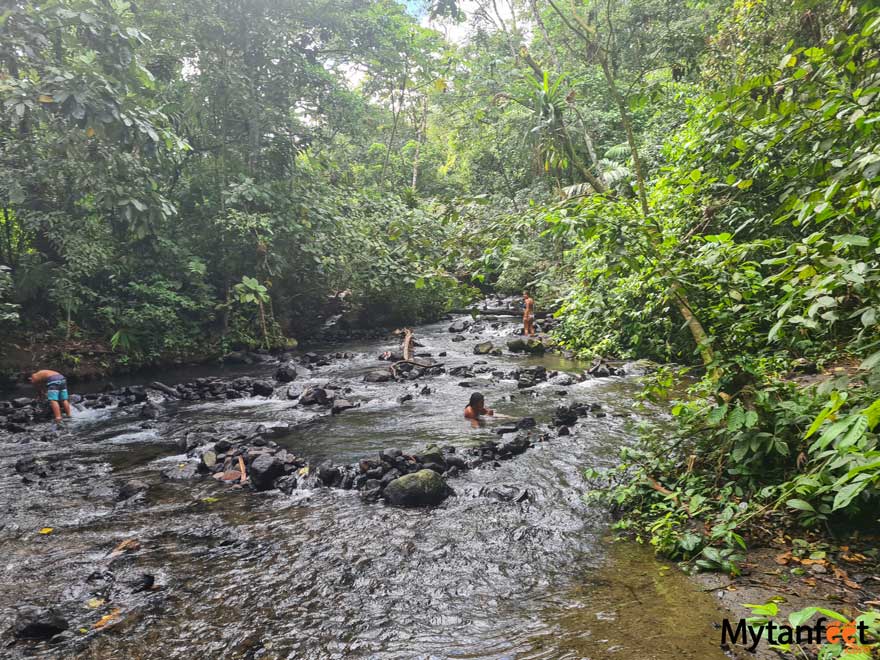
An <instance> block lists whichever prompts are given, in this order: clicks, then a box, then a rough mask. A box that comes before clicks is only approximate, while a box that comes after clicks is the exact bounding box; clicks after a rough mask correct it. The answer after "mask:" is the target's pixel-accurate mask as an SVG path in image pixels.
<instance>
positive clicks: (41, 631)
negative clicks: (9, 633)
mask: <svg viewBox="0 0 880 660" xmlns="http://www.w3.org/2000/svg"><path fill="white" fill-rule="evenodd" d="M68 628H70V624H69V623H68V622H67V619H65V618H64V617H62V616H61V615H60V614H58V612H56V611H55V610H51V609H48V610H47V609H40V608H38V607H24V608H22V609H20V610H19V612H18V616H17V617H16V619H15V627H14V629H13V632H14V634H15V636H16V637H18V638H19V639H50V638H52V637H54V636H55V635H58V634H59V633H63V632H64V631H65V630H67V629H68Z"/></svg>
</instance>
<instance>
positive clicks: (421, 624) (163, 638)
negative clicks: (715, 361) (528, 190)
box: [0, 322, 724, 660]
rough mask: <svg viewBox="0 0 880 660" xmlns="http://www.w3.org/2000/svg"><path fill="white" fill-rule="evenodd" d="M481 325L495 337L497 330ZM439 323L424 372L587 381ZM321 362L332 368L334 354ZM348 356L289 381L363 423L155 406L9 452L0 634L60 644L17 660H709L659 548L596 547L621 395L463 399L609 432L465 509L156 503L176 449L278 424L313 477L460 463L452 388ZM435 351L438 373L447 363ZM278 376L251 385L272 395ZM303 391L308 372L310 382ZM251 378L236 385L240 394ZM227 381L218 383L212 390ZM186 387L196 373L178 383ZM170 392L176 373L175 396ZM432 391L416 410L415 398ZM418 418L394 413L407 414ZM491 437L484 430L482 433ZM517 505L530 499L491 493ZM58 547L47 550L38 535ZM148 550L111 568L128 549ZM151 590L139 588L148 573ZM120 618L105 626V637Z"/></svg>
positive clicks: (250, 496) (323, 497) (713, 634)
mask: <svg viewBox="0 0 880 660" xmlns="http://www.w3.org/2000/svg"><path fill="white" fill-rule="evenodd" d="M487 323H489V322H487ZM447 326H448V322H446V323H439V324H434V325H430V326H424V327H421V328H417V330H416V338H417V340H418V341H420V342H421V343H422V344H423V347H422V348H419V349H418V350H419V351H424V352H429V353H431V354H432V355H433V356H434V359H436V360H438V361H442V362H443V363H444V366H446V367H447V368H450V367H454V366H456V365H462V364H473V363H474V361H476V360H485V361H486V363H487V366H489V367H492V368H493V369H502V370H510V369H513V368H516V367H518V366H523V365H524V364H526V363H540V364H543V365H545V366H546V367H547V368H548V370H559V371H561V372H565V371H571V372H578V371H582V370H583V369H584V366H585V365H583V364H578V363H576V362H571V361H566V360H563V359H561V358H559V357H558V356H546V357H542V358H535V357H518V356H513V355H510V354H508V353H506V352H505V355H504V356H486V357H477V356H474V355H473V354H472V347H473V346H474V344H475V343H477V342H478V341H484V340H486V339H496V340H497V339H502V340H503V339H504V337H505V335H507V334H509V333H510V331H511V330H512V327H513V326H512V325H504V324H501V325H499V327H496V328H494V329H493V328H492V327H489V326H488V325H486V326H485V327H484V328H483V329H482V330H481V331H478V332H470V333H465V334H466V337H467V339H466V341H464V342H453V341H452V337H453V335H452V334H450V333H449V332H448V331H447ZM339 348H340V347H335V348H334V350H339ZM341 348H343V349H344V350H346V351H351V352H354V353H355V357H354V358H353V359H347V360H335V361H333V362H332V363H331V364H330V365H329V366H324V367H319V368H316V369H314V370H313V371H311V372H304V373H303V375H302V376H300V378H298V379H297V381H296V382H295V383H294V384H295V385H300V386H301V385H304V384H306V383H326V382H327V381H337V382H339V383H341V384H342V385H343V386H347V387H350V388H351V389H352V391H351V393H349V394H347V395H346V396H347V398H349V399H351V400H353V401H355V402H357V403H360V407H359V408H356V409H353V410H349V411H346V412H344V413H342V414H341V415H336V416H330V415H329V414H322V415H318V414H316V413H315V411H312V410H306V409H303V408H302V407H301V406H297V405H295V404H294V403H293V402H292V401H289V400H287V398H286V396H285V391H286V387H279V389H278V391H277V392H276V395H275V397H274V398H270V399H266V398H262V397H257V398H253V399H241V400H234V401H222V402H201V403H195V402H188V403H164V404H162V416H161V417H160V420H159V422H158V423H157V425H156V427H155V428H152V429H143V428H141V424H140V422H141V420H139V419H138V418H137V414H136V410H132V411H126V410H117V409H114V410H112V411H111V410H109V409H108V410H99V411H93V410H90V411H84V412H83V413H82V414H79V415H77V416H76V418H75V420H74V422H73V424H72V425H71V428H70V429H69V430H68V431H67V432H66V433H64V434H62V435H61V436H59V437H57V438H56V439H54V440H53V441H52V442H43V441H40V440H38V439H35V440H33V441H31V442H27V443H22V442H21V441H20V439H18V437H17V436H13V435H9V434H6V435H0V460H2V471H3V474H4V477H3V479H2V480H0V505H2V512H3V518H2V523H0V525H2V527H0V533H2V538H0V552H2V559H0V566H2V578H3V589H2V590H0V610H2V615H0V625H2V626H3V627H4V628H7V627H9V626H10V625H11V623H12V621H13V620H14V618H15V614H16V608H17V607H20V606H22V605H38V606H54V607H56V608H58V610H59V611H60V612H61V613H62V614H63V615H64V616H65V618H67V619H68V620H69V621H70V623H71V629H70V630H69V631H68V632H66V633H64V634H62V635H61V636H60V639H59V638H56V641H55V642H53V643H47V642H41V643H32V642H18V643H15V644H11V643H9V642H10V640H11V637H10V636H9V635H8V634H6V636H5V637H4V639H3V643H4V644H6V646H5V649H4V653H6V654H8V655H9V656H10V657H65V658H66V657H81V658H111V657H112V658H128V657H131V658H219V657H228V658H592V659H599V658H621V659H636V658H638V659H651V658H657V659H664V660H665V659H667V658H668V659H673V658H674V659H676V660H681V659H689V658H693V659H695V660H711V659H712V658H723V657H724V655H723V654H722V653H721V651H720V650H719V649H718V641H719V639H718V638H719V634H718V633H717V631H716V630H714V629H713V623H715V622H717V621H718V620H720V617H721V614H720V613H719V612H718V611H717V610H716V609H715V607H714V605H713V603H712V601H711V599H710V597H709V596H708V595H706V594H704V593H702V592H700V591H699V590H698V588H697V587H695V586H694V585H693V584H692V583H691V582H690V581H688V580H687V579H686V578H684V577H683V576H682V575H680V574H679V573H678V572H677V571H676V570H669V567H668V566H664V565H663V564H661V563H660V562H657V561H656V560H654V559H653V557H652V556H651V553H650V551H649V550H646V549H644V548H642V547H636V546H632V545H629V544H619V543H611V542H610V541H609V540H608V538H607V537H608V528H609V520H608V516H607V512H606V511H603V510H602V508H601V507H599V506H597V505H595V504H588V503H585V502H584V500H583V498H582V495H583V493H584V490H585V487H586V486H585V483H584V481H583V478H582V472H583V469H584V468H585V467H602V466H609V465H612V464H614V462H615V459H616V457H617V454H618V450H619V448H620V447H621V446H622V445H624V444H626V443H628V442H631V441H632V428H633V425H634V424H635V423H636V422H637V421H638V416H639V414H640V413H639V412H638V411H637V409H636V407H635V405H634V402H633V397H634V394H635V391H636V389H637V383H636V382H635V380H634V379H630V378H608V379H595V380H587V381H585V382H583V383H578V384H574V385H570V386H561V385H559V384H555V383H554V382H552V381H551V382H549V383H544V384H542V385H540V386H538V387H536V388H533V389H532V390H517V387H516V383H515V381H512V380H493V379H492V377H491V375H490V374H488V373H487V374H482V375H480V376H478V377H477V378H475V379H468V380H469V381H470V382H471V384H472V386H473V387H476V388H479V390H480V391H482V392H484V394H485V395H486V399H487V402H488V404H489V405H490V406H492V407H494V408H495V409H496V411H497V412H499V413H503V414H507V415H511V416H524V415H529V416H533V417H535V418H536V419H537V420H538V423H539V424H546V423H548V422H549V421H550V419H551V417H552V414H553V411H554V409H555V407H556V406H557V405H559V404H561V403H571V402H574V401H590V402H593V401H595V402H599V403H601V404H602V406H603V408H604V410H605V411H607V412H608V413H609V414H608V416H607V417H603V418H594V417H590V418H586V419H582V420H580V423H579V425H578V426H577V427H575V429H574V432H573V434H572V435H571V436H568V437H559V438H553V439H551V440H550V441H548V442H544V443H539V444H537V445H536V446H534V447H532V448H531V449H529V450H528V451H527V452H526V453H525V454H522V455H520V456H518V457H516V458H514V459H512V460H508V461H504V462H502V463H501V464H500V466H499V467H485V468H480V469H476V470H472V471H470V472H467V473H465V474H464V475H462V476H460V477H458V478H455V479H452V480H451V481H450V484H451V485H452V486H453V488H454V489H455V491H456V493H457V496H455V497H451V498H449V499H448V500H447V501H446V502H445V503H444V504H442V505H441V506H439V507H436V508H433V509H428V510H413V509H400V508H393V507H389V506H385V505H383V504H367V503H363V502H361V500H360V498H359V497H358V494H357V493H356V492H354V491H342V490H331V489H317V490H297V491H294V492H293V494H292V495H290V496H286V495H282V494H280V493H278V492H277V491H276V492H272V493H260V494H255V493H251V492H249V491H246V490H242V489H232V488H229V487H227V486H224V485H221V484H218V483H216V482H214V480H211V479H204V480H196V481H183V482H177V481H174V482H165V481H162V480H161V478H160V472H161V470H163V469H165V468H167V467H168V466H170V465H173V464H174V463H175V462H176V461H178V460H180V456H176V453H177V452H178V450H177V449H176V440H177V438H179V437H180V436H181V435H182V434H183V433H185V432H186V431H188V430H192V429H196V428H210V429H213V431H214V432H216V433H217V434H218V435H221V436H222V435H224V434H230V435H234V434H236V433H238V432H240V431H241V430H243V429H252V428H254V427H255V426H257V425H259V424H265V425H268V426H277V425H282V424H289V425H291V427H290V430H289V431H287V432H286V434H285V435H283V436H282V437H281V438H280V439H279V440H278V442H280V443H282V444H284V445H286V446H287V447H288V448H289V449H290V450H291V451H293V452H295V453H296V454H297V455H299V456H303V457H307V458H309V459H310V461H312V462H317V461H319V460H321V459H325V458H327V459H332V460H333V461H334V462H336V463H343V462H351V461H354V460H356V459H358V458H360V457H363V456H369V455H375V454H376V453H377V452H378V451H379V450H381V449H383V448H386V447H397V448H400V449H403V450H404V451H407V450H416V449H419V448H421V447H423V446H424V445H426V444H429V443H436V444H438V445H440V446H443V445H455V446H459V447H461V446H468V445H472V444H475V443H478V442H479V441H480V439H481V438H485V437H486V436H487V435H488V436H492V437H497V436H495V435H494V433H493V430H492V422H490V423H489V424H487V425H486V427H484V428H478V429H473V428H471V427H470V426H469V425H467V424H466V423H465V421H464V420H463V419H462V409H463V408H464V406H465V404H466V402H467V398H468V396H469V395H470V393H471V392H472V391H473V389H471V388H468V387H463V386H461V385H460V384H459V383H460V382H461V381H462V379H461V378H456V377H453V376H449V375H443V376H437V377H430V378H424V379H422V380H420V381H416V382H414V383H412V382H410V383H378V384H368V383H364V382H363V381H362V376H363V374H364V373H365V372H367V371H369V370H370V369H375V368H377V367H380V366H382V363H380V362H378V361H377V359H376V355H377V354H378V353H380V352H381V351H383V350H390V349H394V348H396V346H395V343H394V340H393V339H392V340H388V341H373V342H361V343H357V344H355V343H352V344H347V345H345V346H343V347H341ZM442 351H446V352H447V355H446V356H445V357H438V354H439V353H440V352H442ZM272 371H273V366H270V365H264V366H254V367H249V368H247V369H246V370H245V373H249V374H251V375H263V376H270V375H271V373H272ZM302 371H303V370H301V372H302ZM240 373H242V370H240V369H239V370H238V371H237V372H236V374H235V375H239V374H240ZM218 375H223V374H219V373H218ZM181 377H186V375H183V374H182V375H181ZM168 378H169V379H170V378H171V376H170V375H168ZM426 385H427V386H428V387H429V388H430V389H431V392H430V393H422V392H421V390H422V388H423V387H424V386H426ZM405 393H410V394H413V400H411V401H407V402H405V403H402V404H401V403H398V402H397V398H398V397H399V396H401V395H402V394H405ZM496 423H497V422H496ZM30 455H37V456H54V457H56V461H55V463H54V464H55V465H57V466H59V467H58V469H57V470H56V471H55V472H53V473H52V474H50V475H49V476H47V477H46V478H45V479H43V480H40V482H39V483H36V484H32V485H22V483H21V480H20V479H19V478H18V476H17V475H16V473H15V472H14V470H13V468H12V465H14V463H15V461H16V459H18V458H20V457H22V456H30ZM129 479H140V480H143V481H146V482H149V483H150V484H151V487H150V490H149V492H148V495H147V497H146V499H145V501H143V502H141V503H136V504H132V505H128V504H126V505H119V504H118V503H117V502H116V499H115V497H114V496H115V493H116V490H115V489H114V485H116V484H119V483H121V482H123V481H125V480H129ZM500 485H511V486H514V487H516V488H518V489H527V490H528V492H529V494H530V499H529V500H527V501H524V502H520V503H516V502H507V501H497V500H496V499H493V498H491V497H487V496H485V495H481V494H480V493H481V492H483V493H485V491H484V490H481V489H483V487H484V486H500ZM48 527H51V528H52V532H51V533H48V534H40V533H39V531H40V529H41V528H48ZM129 538H133V539H137V540H138V542H139V544H140V549H139V550H137V551H136V552H132V553H129V554H126V555H125V556H123V557H121V558H119V559H117V560H116V561H115V562H113V564H112V576H108V575H107V571H108V570H109V568H108V566H109V564H108V559H107V557H108V554H109V553H110V551H111V550H112V549H113V548H114V547H115V546H116V545H117V544H118V543H119V542H121V541H123V540H125V539H129ZM144 573H147V574H151V575H154V576H155V582H156V585H157V588H154V589H150V590H143V591H137V590H136V589H135V588H134V586H133V585H134V584H135V583H136V582H137V580H138V579H139V576H141V575H142V574H144ZM106 615H111V616H110V618H109V619H105V621H109V623H108V624H107V625H106V626H100V625H99V626H98V628H95V624H96V623H99V622H100V621H101V619H102V617H105V616H106Z"/></svg>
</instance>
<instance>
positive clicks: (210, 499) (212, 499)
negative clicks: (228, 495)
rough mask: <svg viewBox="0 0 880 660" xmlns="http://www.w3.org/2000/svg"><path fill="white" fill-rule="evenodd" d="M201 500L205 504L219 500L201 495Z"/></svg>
mask: <svg viewBox="0 0 880 660" xmlns="http://www.w3.org/2000/svg"><path fill="white" fill-rule="evenodd" d="M202 502H204V503H205V504H213V503H214V502H219V500H218V499H217V498H216V497H203V498H202Z"/></svg>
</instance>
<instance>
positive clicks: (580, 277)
mask: <svg viewBox="0 0 880 660" xmlns="http://www.w3.org/2000/svg"><path fill="white" fill-rule="evenodd" d="M413 4H414V3H410V5H413ZM420 10H421V11H414V10H413V9H412V7H411V8H410V10H409V12H408V11H407V10H406V9H405V8H404V7H403V6H402V5H399V4H398V3H396V2H393V1H391V0H308V1H307V2H292V3H291V2H288V3H282V2H275V1H272V0H250V1H249V2H226V1H225V0H197V1H195V2H189V3H173V2H168V1H166V0H148V1H146V2H139V3H136V4H135V3H128V2H123V1H121V0H108V1H104V0H52V1H49V2H41V3H36V4H33V3H28V2H14V3H12V5H11V8H10V9H7V10H6V11H5V13H3V14H2V15H0V101H2V105H3V108H4V115H3V119H2V121H0V145H2V148H0V172H2V175H0V264H2V265H3V266H4V269H3V270H2V271H0V324H2V325H0V332H3V333H6V335H8V336H11V337H22V336H26V335H31V336H33V335H37V336H41V337H44V340H45V341H52V342H58V343H62V344H63V342H65V341H73V340H76V339H83V338H85V339H90V340H94V341H99V342H105V343H107V344H109V345H111V346H112V348H113V349H114V350H115V352H116V355H117V358H118V359H122V360H133V361H136V362H138V363H144V362H150V361H157V360H162V359H167V358H168V357H169V356H174V355H179V354H192V353H198V352H200V351H201V352H204V351H206V350H207V351H209V352H210V351H213V352H218V351H221V350H225V349H226V348H229V347H235V346H261V345H263V346H269V347H271V346H282V345H285V344H286V343H287V342H288V341H289V339H290V338H302V337H304V336H307V335H308V334H309V333H311V332H314V331H315V329H316V328H317V327H319V326H320V325H321V324H322V323H323V321H324V320H325V318H327V317H329V316H330V315H332V314H335V313H338V312H339V311H340V310H342V311H344V312H345V316H346V319H347V321H348V322H349V323H351V324H352V325H358V324H360V325H364V326H369V325H375V324H383V323H387V324H393V323H409V322H415V321H419V320H424V319H429V318H432V317H435V316H436V315H438V314H440V313H442V312H443V311H444V310H445V309H448V308H449V306H451V305H452V304H453V303H459V302H462V301H464V300H466V299H468V298H474V297H476V296H477V295H478V294H479V293H480V291H490V290H494V291H501V292H513V291H517V290H521V289H522V288H523V287H526V286H527V287H529V288H530V289H532V290H534V291H536V292H537V298H538V302H539V304H541V305H544V306H551V305H559V306H560V312H559V316H560V318H561V320H562V323H561V326H560V329H559V330H558V331H557V334H558V339H559V340H560V341H561V342H562V343H563V344H564V345H565V346H567V347H569V348H571V349H573V350H576V351H578V352H580V353H582V354H584V355H604V356H614V357H620V358H652V359H654V360H657V361H660V362H664V363H674V364H676V365H680V366H677V367H664V368H662V369H661V370H660V371H659V372H658V373H657V374H655V375H654V377H653V378H652V379H651V380H650V382H649V383H648V387H647V389H646V396H648V397H651V398H654V399H658V400H664V401H670V400H672V399H676V401H674V402H672V404H671V405H672V406H673V407H672V412H673V420H672V421H671V423H664V424H663V425H661V426H658V427H657V428H653V429H645V430H644V434H643V441H642V443H641V444H640V445H639V446H637V447H635V448H632V449H628V450H627V451H626V452H625V454H624V457H623V461H622V465H621V467H620V468H619V470H617V471H615V472H614V473H611V474H602V475H599V474H595V475H593V476H594V479H595V482H596V487H597V488H596V490H595V491H594V492H593V493H592V494H591V496H597V497H605V498H609V499H611V500H613V501H614V502H616V503H617V504H618V505H620V506H621V508H622V509H623V510H624V511H626V516H625V518H624V520H623V522H622V526H624V527H627V528H629V529H633V530H635V531H636V533H638V534H639V535H641V536H644V537H645V538H650V539H651V541H652V543H654V544H655V546H656V547H657V549H658V550H659V551H661V552H663V553H665V554H667V555H670V556H673V557H678V558H683V559H696V560H697V561H699V562H701V565H702V566H704V567H725V568H728V569H731V568H733V566H734V564H735V561H732V560H731V558H733V557H735V553H734V551H733V550H732V548H735V547H737V546H742V545H744V537H747V536H748V534H749V531H750V530H753V529H754V527H753V526H752V525H751V524H752V523H755V522H757V521H759V520H762V519H767V518H773V517H775V518H776V520H775V523H776V524H789V523H795V522H797V523H799V524H801V525H803V526H805V527H812V528H816V527H821V528H824V529H825V530H826V531H829V532H833V531H834V530H835V529H838V528H845V529H853V528H854V527H855V526H865V525H876V524H877V522H878V521H877V511H878V504H880V451H878V449H877V435H876V433H875V431H876V428H877V424H878V421H880V394H878V379H877V374H878V370H880V337H878V333H877V330H878V315H880V286H878V254H880V222H878V219H880V218H878V208H880V192H878V190H880V189H878V188H877V184H878V182H880V146H878V145H880V141H878V130H880V129H878V120H880V110H878V108H880V71H878V55H880V52H878V51H880V49H878V37H880V10H878V9H877V8H875V7H873V3H871V2H867V1H863V2H857V1H848V0H841V1H836V2H835V1H831V0H795V1H793V2H792V1H791V0H688V1H685V0H679V1H674V2H669V1H667V0H631V1H628V2H615V3H603V2H595V1H593V0H571V1H569V2H563V1H560V0H507V1H505V2H497V3H496V2H494V1H491V0H487V1H485V2H483V1H478V2H475V3H464V4H463V5H461V6H459V4H458V3H456V2H449V1H446V0H444V1H442V2H434V3H428V4H427V5H426V6H424V7H420ZM424 12H429V13H430V14H432V15H433V16H434V18H435V22H434V25H436V26H439V27H443V26H445V27H446V28H450V27H452V28H455V30H456V32H461V31H462V30H464V31H465V32H466V34H467V36H466V38H464V39H456V40H448V39H445V38H444V37H443V36H442V34H441V33H440V32H438V31H435V30H434V29H430V28H427V27H424V24H425V21H424V20H422V19H424V18H425V15H424ZM461 21H464V23H461ZM340 294H343V295H341V296H340ZM331 297H333V300H331ZM340 299H344V302H343V303H340V304H341V307H340V306H339V305H337V306H336V307H334V306H333V305H331V304H330V302H332V301H336V302H338V301H340ZM835 366H837V367H842V368H841V369H840V370H839V371H830V372H829V373H830V374H831V375H830V376H827V377H817V378H813V379H812V380H811V381H810V382H804V381H805V378H803V376H804V375H805V373H806V372H809V371H814V370H815V371H822V370H824V369H826V368H830V367H835ZM795 376H801V377H802V378H800V380H798V379H796V378H795ZM697 521H701V522H702V523H705V524H697Z"/></svg>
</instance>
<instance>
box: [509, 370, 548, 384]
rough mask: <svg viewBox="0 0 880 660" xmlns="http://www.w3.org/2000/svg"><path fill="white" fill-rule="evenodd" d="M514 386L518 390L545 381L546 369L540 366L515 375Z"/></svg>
mask: <svg viewBox="0 0 880 660" xmlns="http://www.w3.org/2000/svg"><path fill="white" fill-rule="evenodd" d="M516 380H517V383H516V386H517V387H519V388H526V387H534V386H535V385H537V384H538V383H540V382H542V381H545V380H547V369H546V368H544V367H542V366H537V367H529V368H528V369H523V370H522V371H520V372H519V373H518V374H517V379H516Z"/></svg>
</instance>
